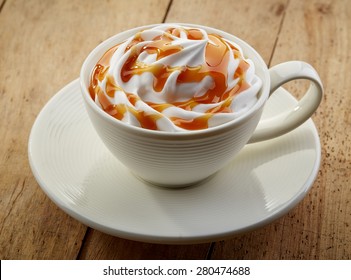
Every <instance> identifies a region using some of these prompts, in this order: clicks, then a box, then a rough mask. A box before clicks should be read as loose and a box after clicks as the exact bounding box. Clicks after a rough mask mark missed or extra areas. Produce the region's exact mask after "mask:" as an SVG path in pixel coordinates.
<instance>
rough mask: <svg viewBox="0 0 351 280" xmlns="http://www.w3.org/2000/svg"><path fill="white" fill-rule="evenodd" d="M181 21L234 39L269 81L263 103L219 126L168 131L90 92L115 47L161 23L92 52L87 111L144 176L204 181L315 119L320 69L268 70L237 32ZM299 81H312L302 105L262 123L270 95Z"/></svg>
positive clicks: (174, 183)
mask: <svg viewBox="0 0 351 280" xmlns="http://www.w3.org/2000/svg"><path fill="white" fill-rule="evenodd" d="M181 25H184V26H193V27H198V28H202V29H204V30H206V31H207V32H209V33H217V34H219V35H221V36H222V37H224V38H227V39H229V40H231V41H234V42H235V43H237V44H238V45H239V46H240V47H241V48H242V50H243V52H244V56H245V57H249V58H250V59H251V60H252V61H253V62H254V64H255V68H256V74H257V75H258V76H259V77H260V78H261V80H262V82H263V84H262V88H261V89H260V91H259V98H258V101H257V103H256V104H255V105H254V106H253V107H252V108H251V109H250V110H249V111H248V112H246V113H245V114H243V115H241V116H240V117H239V118H237V119H235V120H233V121H230V122H228V123H225V124H222V125H220V126H217V127H212V128H208V129H204V130H196V131H187V132H164V131H154V130H148V129H144V128H139V127H135V126H132V125H129V124H126V123H124V122H121V121H119V120H117V119H115V118H113V117H112V116H110V115H109V114H107V113H106V112H104V111H103V110H102V109H100V108H99V107H98V106H97V105H96V104H95V102H94V101H93V100H92V98H91V97H90V94H89V90H88V88H89V82H90V75H91V72H92V70H93V68H94V66H95V65H96V63H97V62H98V60H99V59H100V58H101V57H102V55H103V54H104V53H105V52H106V51H107V50H108V49H109V48H111V47H113V46H114V45H116V44H118V43H120V42H122V41H124V40H125V39H127V38H129V37H130V36H133V35H134V34H135V33H137V32H138V31H140V30H144V29H148V28H151V27H153V26H155V25H150V26H142V27H138V28H134V29H131V30H127V31H125V32H122V33H119V34H117V35H115V36H113V37H111V38H109V39H107V40H106V41H104V42H102V43H101V44H100V45H98V46H97V47H96V48H95V49H94V50H93V51H92V52H91V53H90V54H89V55H88V57H87V58H86V60H85V61H84V63H83V66H82V68H81V73H80V85H81V91H82V94H83V99H84V103H85V105H86V109H87V111H88V114H89V117H90V119H91V121H92V123H93V125H94V127H95V129H96V131H97V133H98V135H99V136H100V138H101V139H102V141H103V142H104V143H105V145H106V146H107V148H108V149H109V150H110V151H111V152H112V153H113V154H114V155H115V156H116V157H117V158H118V160H119V161H121V162H122V163H123V164H124V165H125V166H127V167H128V168H129V169H130V170H131V171H132V172H133V173H134V174H135V175H136V176H138V177H139V178H141V179H143V180H145V181H147V182H150V183H152V184H156V185H161V186H166V187H184V186H188V185H192V184H195V183H197V182H200V181H202V180H204V179H206V178H208V177H209V176H211V175H213V174H214V173H216V172H217V171H218V170H219V169H221V168H222V167H223V166H224V165H225V164H226V163H228V162H229V161H230V160H231V159H232V158H233V157H234V156H235V155H236V154H237V153H238V152H239V151H240V150H241V149H242V148H243V147H244V146H245V145H246V144H247V143H253V142H257V141H263V140H267V139H271V138H274V137H278V136H280V135H283V134H285V133H287V132H289V131H291V130H293V129H295V128H296V127H298V126H299V125H301V124H302V123H304V122H305V121H306V120H307V119H309V118H310V117H311V115H312V114H313V113H314V112H315V110H316V109H317V107H318V106H319V104H320V101H321V99H322V95H323V86H322V83H321V80H320V78H319V76H318V74H317V72H316V71H315V69H314V68H313V67H312V66H311V65H309V64H307V63H305V62H301V61H289V62H284V63H282V64H279V65H276V66H274V67H272V68H271V69H268V68H267V66H266V64H265V62H264V61H263V59H262V58H261V56H260V55H259V54H258V53H257V52H256V51H255V50H254V49H253V48H252V47H251V46H249V45H248V44H247V43H245V42H244V41H242V40H240V39H238V38H236V37H235V36H233V35H230V34H228V33H226V32H223V31H220V30H217V29H214V28H210V27H206V26H200V25H194V24H181ZM295 79H307V80H310V81H311V83H310V87H309V89H308V90H307V92H306V93H305V95H304V97H303V98H302V99H301V100H300V101H299V102H298V104H297V105H296V107H295V108H293V109H291V110H289V111H286V112H284V113H283V114H280V115H278V116H276V117H274V118H270V119H269V120H268V121H267V120H265V121H261V122H260V118H261V114H262V111H263V108H264V105H265V103H266V101H267V99H268V98H269V96H270V95H271V94H272V93H273V92H274V91H275V90H276V89H277V88H279V87H280V86H281V85H283V84H284V83H286V82H288V81H291V80H295ZM259 122H260V123H259ZM257 126H258V127H257ZM256 127H257V128H256Z"/></svg>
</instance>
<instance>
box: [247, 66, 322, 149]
mask: <svg viewBox="0 0 351 280" xmlns="http://www.w3.org/2000/svg"><path fill="white" fill-rule="evenodd" d="M269 75H270V77H271V87H270V96H271V95H272V93H273V92H274V91H275V90H276V89H278V88H279V87H280V86H281V85H283V84H285V83H287V82H289V81H291V80H297V79H307V80H310V81H311V83H310V86H309V88H308V90H307V91H306V93H305V95H304V96H303V97H302V98H301V100H299V101H298V103H297V105H296V106H295V107H294V108H293V109H291V110H288V111H287V112H284V113H281V114H279V115H277V116H275V117H272V118H269V119H267V120H262V121H260V122H259V124H258V126H257V128H256V130H255V131H254V133H253V135H252V137H251V138H250V140H249V142H248V143H255V142H259V141H264V140H268V139H271V138H275V137H278V136H281V135H283V134H285V133H287V132H289V131H291V130H293V129H295V128H296V127H298V126H300V125H301V124H303V123H304V122H305V121H307V120H308V119H309V118H310V117H311V115H312V114H313V113H314V112H315V111H316V109H317V108H318V106H319V104H320V102H321V100H322V96H323V85H322V82H321V79H320V77H319V75H318V74H317V72H316V70H315V69H314V68H313V67H312V66H311V65H309V64H308V63H306V62H303V61H288V62H284V63H281V64H278V65H275V66H274V67H272V68H270V69H269Z"/></svg>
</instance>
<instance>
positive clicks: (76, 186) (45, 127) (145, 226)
mask: <svg viewBox="0 0 351 280" xmlns="http://www.w3.org/2000/svg"><path fill="white" fill-rule="evenodd" d="M278 91H279V92H277V93H275V94H274V95H273V96H272V97H271V98H270V100H269V101H268V103H267V105H266V108H265V112H264V117H269V116H270V115H274V114H276V113H277V112H279V111H281V110H284V109H285V108H286V107H289V106H293V105H294V104H295V103H296V101H295V99H294V98H293V97H292V96H291V95H290V94H289V93H288V92H287V91H285V90H284V89H278ZM28 149H29V160H30V165H31V168H32V171H33V174H34V176H35V178H36V179H37V181H38V183H39V185H40V186H41V188H42V189H43V190H44V192H45V193H46V194H47V195H48V196H49V197H50V198H51V199H52V200H53V201H54V202H55V203H56V204H57V205H58V206H59V207H60V208H62V209H63V210H64V211H65V212H67V213H68V214H69V215H71V216H72V217H74V218H75V219H77V220H79V221H81V222H82V223H84V224H86V225H88V226H90V227H92V228H95V229H98V230H100V231H102V232H105V233H108V234H111V235H115V236H119V237H122V238H127V239H132V240H139V241H144V242H153V243H173V244H180V243H200V242H208V241H214V240H220V239H225V238H229V237H232V236H234V235H236V234H239V233H242V232H245V231H248V230H252V229H254V228H257V227H260V226H262V225H265V224H267V223H269V222H271V221H273V220H274V219H276V218H278V217H280V216H282V215H283V214H285V213H287V212H288V211H289V210H290V209H291V208H292V207H294V206H295V205H296V204H297V203H298V202H299V201H300V200H301V199H302V198H303V197H304V196H305V195H306V193H307V191H308V190H309V189H310V187H311V186H312V184H313V181H314V179H315V178H316V176H317V173H318V169H319V164H320V159H321V157H320V155H321V148H320V142H319V137H318V133H317V130H316V127H315V126H314V124H313V122H312V120H309V121H307V122H306V123H305V124H304V125H302V126H301V127H299V128H298V129H296V130H295V131H293V132H291V133H289V134H286V135H285V136H282V137H279V138H277V139H273V140H269V141H266V142H261V143H258V144H251V145H247V146H246V147H245V148H244V149H243V151H242V152H241V153H240V154H239V155H238V156H237V157H235V159H233V161H232V162H231V163H230V164H229V165H228V166H226V167H225V168H224V169H223V170H221V171H220V172H218V173H217V174H216V175H215V176H213V177H212V178H211V179H210V180H207V181H205V182H203V183H202V184H201V185H198V186H193V187H189V188H184V189H165V188H159V187H155V186H152V185H148V184H147V183H144V182H142V181H140V180H139V179H137V178H135V177H134V176H133V175H132V174H131V172H130V171H129V170H128V169H126V168H125V167H124V166H123V165H122V164H121V163H120V162H119V161H118V160H117V159H116V158H114V157H113V156H112V155H111V154H110V152H109V151H108V150H107V149H106V148H105V146H104V145H103V144H102V142H101V141H100V138H98V136H97V134H96V132H95V130H94V129H93V127H92V125H91V123H90V120H89V119H88V116H87V113H86V111H85V108H84V104H83V100H82V98H81V93H80V89H79V82H78V80H75V81H73V82H71V83H70V84H68V85H67V86H66V87H64V88H63V89H62V90H60V91H59V92H58V93H57V94H56V95H55V96H54V97H53V98H52V99H51V100H50V101H49V102H48V104H47V105H46V106H45V107H44V108H43V109H42V111H41V112H40V114H39V115H38V117H37V119H36V121H35V123H34V125H33V128H32V131H31V135H30V138H29V146H28Z"/></svg>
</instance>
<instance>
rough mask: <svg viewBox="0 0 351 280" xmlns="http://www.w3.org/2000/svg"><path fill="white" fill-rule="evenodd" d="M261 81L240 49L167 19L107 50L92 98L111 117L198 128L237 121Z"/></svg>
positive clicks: (136, 122)
mask: <svg viewBox="0 0 351 280" xmlns="http://www.w3.org/2000/svg"><path fill="white" fill-rule="evenodd" d="M261 84H262V82H261V80H260V79H259V78H258V77H257V76H256V75H255V67H254V64H253V62H252V61H251V60H250V59H245V58H244V55H243V53H242V51H241V49H240V47H239V46H238V45H237V44H235V43H234V42H231V41H229V40H227V39H225V38H223V37H221V36H219V35H217V34H208V33H207V32H206V31H205V30H203V29H200V28H193V27H186V26H180V25H174V24H171V25H169V24H161V25H158V26H156V27H154V28H151V29H147V30H143V31H140V32H138V33H137V34H135V35H134V36H132V37H130V38H129V39H127V40H126V41H124V42H122V43H120V44H118V45H116V46H114V47H112V48H111V49H109V50H108V51H107V52H106V53H105V54H104V55H103V56H102V58H101V59H100V60H99V61H98V63H97V64H96V66H95V68H94V69H93V72H92V75H91V81H90V87H89V91H90V95H91V97H92V98H93V99H94V100H95V102H96V104H97V105H98V106H100V107H101V108H102V109H103V110H104V111H106V112H107V113H108V114H110V115H111V116H113V117H115V118H116V119H118V120H121V121H123V122H126V123H128V124H130V125H134V126H139V127H143V128H146V129H153V130H161V131H184V130H198V129H205V128H209V127H214V126H218V125H221V124H223V123H226V122H228V121H230V120H233V119H235V118H237V117H238V116H240V115H242V114H243V113H245V112H246V111H248V110H249V109H250V108H251V107H252V106H253V105H254V104H255V103H256V101H257V93H258V91H259V89H260V87H261Z"/></svg>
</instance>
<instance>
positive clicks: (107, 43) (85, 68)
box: [79, 23, 270, 140]
mask: <svg viewBox="0 0 351 280" xmlns="http://www.w3.org/2000/svg"><path fill="white" fill-rule="evenodd" d="M163 24H166V25H182V26H187V27H198V28H203V29H205V30H207V31H210V32H213V33H216V34H219V35H221V36H222V37H225V38H230V39H231V40H233V41H234V42H235V43H237V44H238V45H239V46H240V47H241V48H242V50H243V53H244V55H245V56H246V57H249V58H250V59H253V58H254V60H255V62H254V63H255V67H256V69H255V70H256V72H257V64H256V63H257V62H258V63H259V67H260V68H261V69H262V70H263V72H262V75H264V79H263V78H262V77H260V78H261V80H262V87H261V89H260V91H259V92H260V93H259V98H258V100H257V102H256V103H255V104H254V106H253V107H251V108H250V109H249V110H248V111H247V112H245V113H244V114H242V115H241V116H239V117H237V118H235V119H233V120H231V121H228V122H226V123H223V124H221V125H218V126H214V127H210V128H206V129H200V130H187V131H177V132H171V131H161V130H150V129H145V128H142V127H137V126H134V125H130V124H127V123H125V122H122V121H120V120H118V119H116V118H114V117H113V116H111V115H109V114H108V113H106V112H105V111H104V110H102V109H101V108H99V107H98V106H97V105H96V104H95V102H94V100H93V99H92V98H91V96H90V93H89V90H88V87H89V85H88V84H87V83H86V82H85V81H86V79H87V77H88V81H90V75H91V72H92V70H93V69H92V68H91V67H89V64H90V63H91V60H92V59H94V57H95V56H96V55H97V53H99V52H101V51H102V50H103V53H104V52H106V51H107V50H108V49H109V48H111V47H112V46H114V45H115V44H117V43H119V42H121V41H123V40H125V39H127V38H128V37H129V36H130V35H129V34H135V33H136V32H138V31H140V30H144V29H149V28H152V27H155V26H158V25H163ZM128 35H129V36H128ZM247 53H250V54H249V55H247ZM99 59H100V57H99ZM96 63H97V60H96V61H95V62H94V65H95V64H96ZM79 82H80V87H81V92H82V95H83V99H84V100H85V104H86V105H87V106H89V107H90V108H91V109H92V110H93V111H94V112H95V113H96V114H98V115H99V116H100V117H101V118H103V119H104V120H106V121H107V122H109V123H110V124H112V125H113V126H116V127H118V128H119V129H122V130H123V131H124V132H128V133H132V134H136V135H138V136H145V137H153V138H158V139H170V140H178V139H194V138H203V137H204V136H214V135H218V134H219V133H223V132H227V131H228V130H231V129H233V128H234V127H236V126H238V125H241V124H242V123H243V122H245V121H247V120H248V119H250V118H251V117H252V116H253V115H255V112H257V111H259V110H260V109H261V107H262V106H263V105H264V104H265V102H266V100H267V99H268V97H269V88H270V76H269V72H268V67H267V65H266V63H265V62H264V60H263V58H262V57H261V55H260V54H259V53H258V52H257V51H256V50H255V49H254V48H253V47H251V45H249V44H248V43H247V42H245V41H243V40H242V39H240V38H238V37H236V36H235V35H232V34H230V33H228V32H225V31H222V30H219V29H216V28H213V27H209V26H205V25H200V24H192V23H155V24H149V25H144V26H138V27H135V28H131V29H128V30H125V31H122V32H119V33H117V34H115V35H113V36H111V37H109V38H107V39H106V40H104V41H103V42H101V43H100V44H99V45H97V46H96V47H95V48H94V49H93V50H92V51H91V52H90V53H89V54H88V56H87V57H86V58H85V60H84V62H83V64H82V67H81V70H80V79H79Z"/></svg>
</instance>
